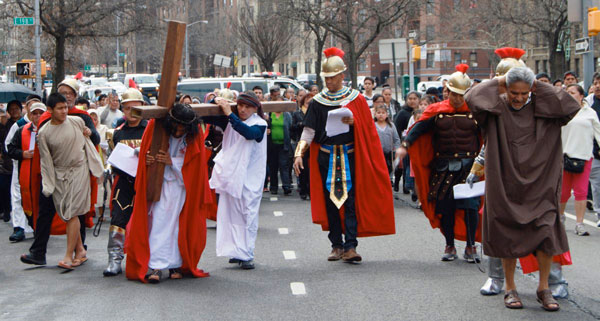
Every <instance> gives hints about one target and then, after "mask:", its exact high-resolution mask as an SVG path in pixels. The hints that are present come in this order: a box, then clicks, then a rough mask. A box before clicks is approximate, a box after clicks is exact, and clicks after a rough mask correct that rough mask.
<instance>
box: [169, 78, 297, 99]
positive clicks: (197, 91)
mask: <svg viewBox="0 0 600 321" xmlns="http://www.w3.org/2000/svg"><path fill="white" fill-rule="evenodd" d="M229 82H231V86H230V87H229V88H230V89H231V90H236V91H238V92H243V91H246V90H252V88H254V87H256V86H260V87H261V88H262V89H263V93H265V95H266V94H268V93H269V88H271V87H272V86H274V85H279V87H280V88H281V94H282V95H283V93H284V92H285V90H286V89H287V88H289V87H291V88H294V90H295V91H296V92H298V90H300V89H302V86H301V85H300V84H298V83H297V82H295V81H293V80H291V79H287V78H274V79H272V78H259V77H253V78H193V79H184V80H182V81H181V82H180V83H179V84H178V85H177V91H178V92H181V93H182V94H188V95H190V96H196V97H199V98H200V99H201V100H203V99H204V96H205V95H206V94H208V93H210V92H213V91H214V90H215V89H217V88H218V89H223V88H227V83H229Z"/></svg>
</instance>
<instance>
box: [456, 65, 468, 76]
mask: <svg viewBox="0 0 600 321" xmlns="http://www.w3.org/2000/svg"><path fill="white" fill-rule="evenodd" d="M454 68H456V71H460V72H462V73H463V74H466V73H467V70H469V65H467V64H458V65H456V67H454Z"/></svg>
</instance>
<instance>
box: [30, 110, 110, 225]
mask: <svg viewBox="0 0 600 321" xmlns="http://www.w3.org/2000/svg"><path fill="white" fill-rule="evenodd" d="M68 114H69V115H78V114H79V115H83V114H85V115H88V117H89V114H88V113H87V112H86V111H84V110H81V109H77V108H75V107H73V108H70V109H69V113H68ZM50 118H51V116H50V112H44V113H43V114H42V116H40V120H39V123H38V124H39V126H38V131H39V129H40V128H42V126H44V124H46V122H48V121H49V120H50ZM96 148H97V146H96ZM31 168H32V169H31V190H32V195H31V197H32V199H33V211H32V215H33V228H34V229H35V228H36V224H37V218H38V213H39V211H40V202H39V199H40V191H41V188H42V186H41V184H42V171H41V168H40V150H39V149H38V145H37V144H35V149H34V152H33V163H32V166H31ZM90 187H91V192H90V193H91V197H92V199H91V202H90V203H91V204H90V211H89V212H88V213H87V214H86V216H85V226H86V227H93V226H94V216H96V201H97V198H98V184H97V181H96V177H95V176H94V175H92V174H91V173H90ZM66 233H67V223H66V222H64V221H63V220H62V219H61V218H60V216H59V215H55V216H54V219H53V220H52V227H51V228H50V234H51V235H63V234H66Z"/></svg>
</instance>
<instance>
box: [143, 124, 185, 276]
mask: <svg viewBox="0 0 600 321" xmlns="http://www.w3.org/2000/svg"><path fill="white" fill-rule="evenodd" d="M186 147H187V146H186V143H185V136H183V137H181V138H175V137H173V136H170V137H169V154H170V155H171V160H172V162H173V165H167V166H165V173H164V179H163V183H162V190H161V194H160V200H159V201H158V202H154V203H152V205H151V206H150V209H149V210H148V215H149V216H150V219H149V220H148V225H149V226H148V229H149V230H150V235H149V237H148V240H149V243H150V261H149V262H148V266H149V267H150V268H151V269H159V270H160V269H174V268H179V267H181V264H182V258H181V254H180V253H179V244H178V241H179V214H180V213H181V209H183V205H184V204H185V195H186V194H185V185H184V183H183V175H182V173H181V169H182V167H183V160H184V157H185V150H186Z"/></svg>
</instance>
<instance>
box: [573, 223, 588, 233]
mask: <svg viewBox="0 0 600 321" xmlns="http://www.w3.org/2000/svg"><path fill="white" fill-rule="evenodd" d="M575 234H577V235H579V236H588V235H590V233H588V232H587V231H586V230H585V226H584V225H583V223H577V224H576V225H575Z"/></svg>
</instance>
